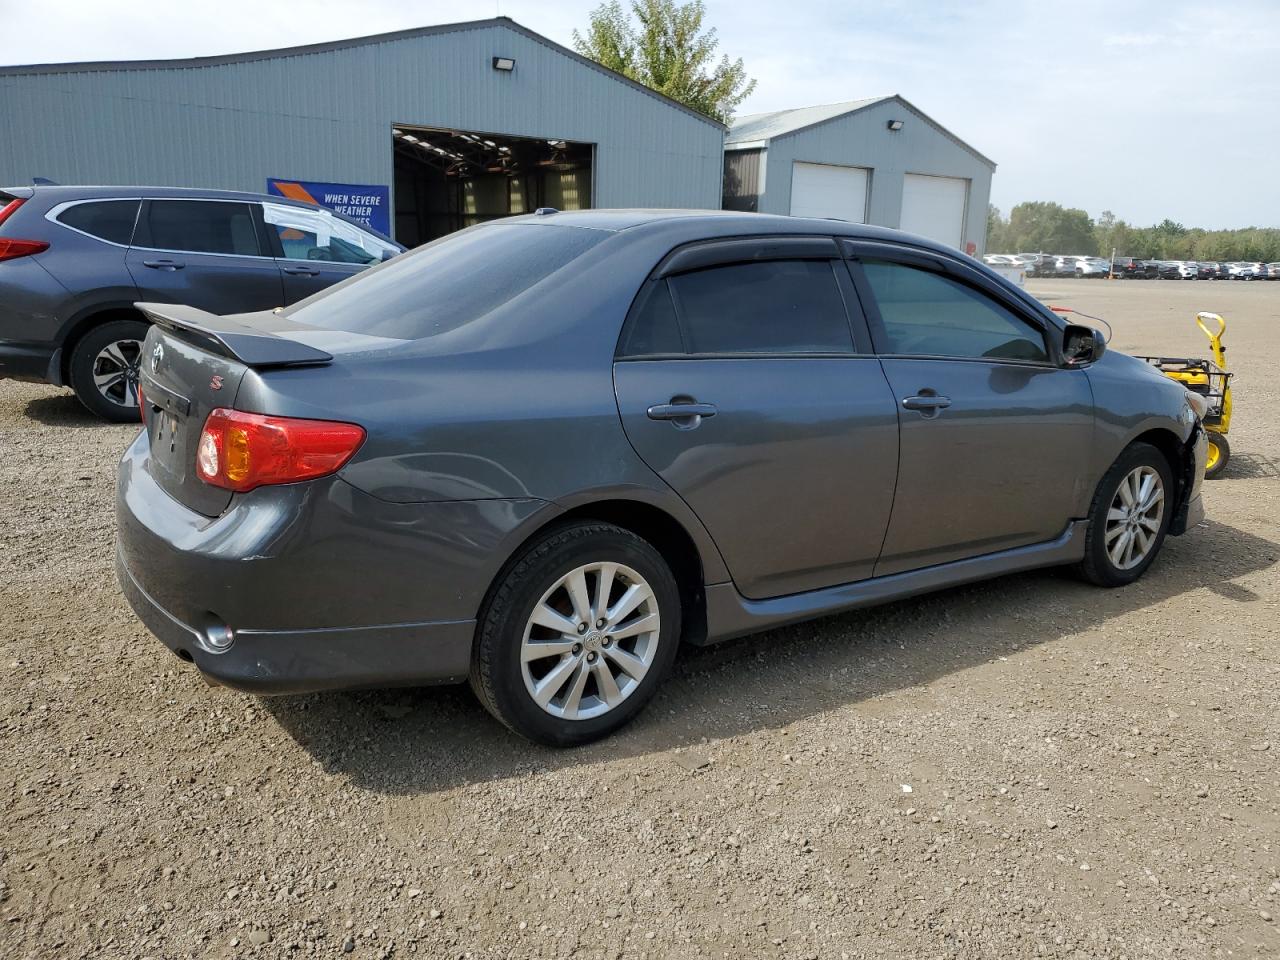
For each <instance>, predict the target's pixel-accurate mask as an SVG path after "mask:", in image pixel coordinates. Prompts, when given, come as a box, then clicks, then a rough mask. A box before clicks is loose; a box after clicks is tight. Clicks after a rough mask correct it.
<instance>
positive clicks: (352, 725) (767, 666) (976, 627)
mask: <svg viewBox="0 0 1280 960" xmlns="http://www.w3.org/2000/svg"><path fill="white" fill-rule="evenodd" d="M1277 559H1280V543H1276V542H1273V541H1270V540H1265V539H1262V538H1260V537H1257V536H1254V535H1252V534H1249V533H1245V532H1244V531H1242V530H1238V529H1236V528H1234V527H1231V526H1227V525H1226V524H1222V523H1216V522H1212V521H1207V522H1205V523H1202V524H1201V525H1200V526H1199V527H1197V528H1196V529H1195V530H1193V531H1192V532H1191V533H1189V534H1188V535H1187V536H1185V537H1180V538H1176V539H1174V538H1170V539H1169V540H1168V541H1167V542H1166V545H1165V550H1164V553H1163V555H1162V556H1161V558H1160V560H1159V561H1158V562H1157V563H1156V564H1155V565H1154V566H1153V567H1152V569H1151V570H1150V571H1149V572H1148V573H1147V575H1146V576H1145V577H1144V578H1143V579H1142V580H1140V581H1139V582H1138V583H1135V584H1133V585H1131V586H1129V587H1125V588H1123V589H1119V590H1102V589H1099V588H1097V587H1093V586H1090V585H1088V584H1085V583H1083V582H1081V581H1079V580H1077V579H1075V578H1074V577H1073V576H1072V575H1071V574H1070V573H1069V572H1066V571H1059V570H1049V571H1034V572H1028V573H1023V574H1015V575H1013V576H1008V577H1004V578H1001V579H997V580H990V581H986V582H983V583H980V584H974V585H970V586H966V587H958V588H954V589H951V590H946V591H942V592H939V593H936V594H931V595H928V596H924V597H917V598H914V599H910V600H904V601H899V602H897V603H892V604H887V605H885V606H881V607H876V608H871V609H867V610H861V611H856V612H853V613H847V614H841V615H837V616H831V617H825V618H823V619H821V620H816V621H811V622H808V623H804V624H799V625H796V626H791V627H785V628H781V629H776V630H771V631H769V632H767V633H763V634H758V635H756V636H753V637H748V638H744V639H742V640H737V641H730V642H727V643H722V644H719V645H716V646H713V647H704V648H695V647H686V648H685V649H683V650H682V651H681V656H680V657H679V658H678V659H677V662H676V665H675V668H674V670H673V671H672V675H671V676H670V677H669V678H668V679H667V682H666V683H665V684H664V685H663V687H662V688H661V690H660V691H659V692H658V695H657V696H656V697H655V699H654V701H653V702H652V703H651V704H650V705H649V707H648V708H647V709H646V710H645V711H644V712H643V713H642V714H641V715H640V716H639V717H638V718H637V720H636V721H635V722H634V723H632V724H631V725H630V726H628V727H627V728H625V729H624V730H623V731H621V732H620V733H619V734H617V735H615V736H613V737H611V738H609V739H607V740H605V741H603V742H601V743H596V744H591V745H589V746H585V747H580V748H577V749H573V750H553V749H549V748H545V747H540V746H536V745H533V744H530V743H528V742H527V741H525V740H523V739H521V738H520V737H517V736H516V735H514V734H512V733H510V732H509V731H507V730H506V729H505V728H504V727H502V726H501V725H500V724H499V723H497V722H496V721H495V720H493V719H492V718H491V717H490V716H489V715H488V714H487V713H486V712H485V711H484V710H483V708H481V707H480V705H479V704H478V702H477V701H476V699H475V698H474V697H473V696H472V695H471V693H470V691H469V690H468V689H467V688H466V687H435V688H424V689H414V690H385V691H370V692H361V693H337V694H317V695H310V696H300V697H278V698H268V699H265V700H264V701H263V705H264V707H265V709H266V710H267V711H268V712H269V713H270V714H271V715H272V716H274V717H275V719H276V720H277V721H278V722H279V723H280V725H281V726H282V727H283V728H284V730H285V731H287V732H288V733H289V734H290V735H291V736H292V737H293V738H294V739H295V740H296V741H297V742H298V743H299V744H300V745H301V746H302V747H303V748H305V749H306V750H307V751H308V752H309V753H310V754H311V755H312V757H313V758H314V759H315V760H317V761H318V762H319V763H320V764H321V765H322V766H323V768H324V769H326V770H327V771H329V772H330V773H332V774H335V775H338V776H342V777H346V778H348V779H349V780H350V781H351V782H352V783H354V784H355V785H357V786H359V787H362V788H364V789H368V790H372V791H376V792H379V793H387V794H418V793H432V792H436V791H440V790H447V789H450V788H453V787H457V786H460V785H464V784H468V783H476V782H487V781H492V780H501V779H508V778H512V777H519V776H523V775H528V774H530V773H533V772H537V771H546V770H556V769H561V768H565V767H588V766H591V765H593V764H596V763H602V762H605V761H607V760H610V761H611V760H616V759H617V758H618V757H620V756H637V755H643V754H648V753H653V752H662V751H667V750H671V749H673V748H677V747H692V746H696V745H698V744H700V743H702V742H703V741H714V740H717V739H721V738H727V737H734V736H739V735H743V734H747V733H750V732H752V731H757V730H762V729H769V728H778V727H783V726H786V725H787V724H790V723H792V722H794V721H797V720H800V719H803V718H805V717H808V716H812V715H815V714H819V713H822V712H824V711H827V710H831V709H834V708H837V707H844V706H847V705H850V704H859V703H863V702H866V701H871V700H874V699H875V698H878V697H882V696H884V695H886V694H890V693H892V692H893V691H895V690H901V689H905V688H909V687H918V686H921V685H924V684H928V683H930V682H931V681H933V680H935V679H938V678H939V677H943V676H946V675H947V674H951V673H954V672H957V671H962V670H966V669H968V668H970V667H974V666H978V665H980V664H983V663H987V662H990V661H992V660H996V659H998V658H1001V657H1011V656H1014V655H1015V654H1017V653H1018V652H1020V651H1025V650H1027V649H1029V648H1034V647H1037V646H1039V645H1041V644H1046V643H1051V642H1053V641H1055V640H1059V639H1062V638H1063V637H1066V636H1069V635H1072V634H1078V633H1080V632H1082V631H1085V630H1089V629H1092V628H1098V627H1102V628H1105V626H1106V624H1107V623H1108V622H1109V621H1111V620H1113V619H1115V618H1118V617H1121V616H1124V615H1126V614H1129V613H1132V612H1134V611H1138V610H1142V609H1144V608H1146V607H1149V606H1152V605H1155V604H1159V603H1163V602H1164V601H1167V600H1169V599H1170V598H1172V597H1176V596H1179V595H1182V594H1185V593H1188V592H1190V591H1193V590H1197V589H1209V590H1211V591H1212V592H1213V593H1215V594H1216V595H1217V596H1218V597H1220V598H1223V599H1225V600H1227V601H1232V602H1252V601H1254V600H1256V599H1257V596H1256V594H1254V593H1253V592H1252V591H1251V590H1248V589H1247V588H1245V587H1243V586H1240V585H1239V584H1234V583H1231V582H1230V581H1232V580H1235V579H1237V578H1239V577H1243V576H1245V575H1247V574H1250V573H1253V572H1256V571H1258V570H1262V569H1265V568H1267V567H1269V566H1272V565H1273V564H1275V563H1276V561H1277ZM1215 602H1218V601H1215ZM1189 629H1192V630H1194V629H1195V627H1194V625H1190V626H1189ZM1207 636H1209V635H1206V637H1207ZM872 709H876V708H875V707H872Z"/></svg>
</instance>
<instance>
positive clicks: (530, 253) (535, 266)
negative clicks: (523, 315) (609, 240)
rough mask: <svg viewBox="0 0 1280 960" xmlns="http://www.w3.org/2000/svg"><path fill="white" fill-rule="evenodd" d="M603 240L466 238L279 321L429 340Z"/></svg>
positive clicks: (573, 233)
mask: <svg viewBox="0 0 1280 960" xmlns="http://www.w3.org/2000/svg"><path fill="white" fill-rule="evenodd" d="M607 236H608V234H607V233H604V232H602V231H599V230H588V229H583V228H580V227H552V226H540V225H535V224H526V225H522V224H498V225H494V226H486V227H480V228H478V229H474V230H466V231H463V232H462V233H457V234H454V235H452V236H449V237H443V238H442V239H440V240H437V241H435V242H434V243H430V244H428V245H427V246H425V247H421V248H420V249H418V250H414V251H412V252H411V253H406V254H402V255H401V256H399V257H396V258H395V259H394V260H390V261H388V262H387V263H384V264H382V265H381V266H378V267H374V268H373V269H372V270H370V271H368V272H367V273H363V274H360V275H358V276H355V277H352V278H350V279H349V280H345V281H343V282H342V283H340V284H338V285H337V286H334V287H330V288H329V289H328V290H325V291H322V292H321V293H318V294H316V295H315V296H312V297H309V298H307V299H306V300H303V301H301V302H300V303H298V304H297V305H295V306H293V307H291V308H289V309H288V310H286V311H285V315H286V316H287V317H289V318H290V319H291V320H294V321H295V322H297V323H305V324H307V325H308V326H312V327H322V328H324V329H326V330H345V331H347V332H348V333H363V334H368V335H369V336H375V337H394V338H396V339H400V340H421V339H424V338H426V337H434V336H438V335H439V334H442V333H447V332H448V331H450V330H456V329H457V328H458V327H461V326H463V325H464V324H467V323H471V322H472V321H473V320H478V319H479V318H481V317H483V316H485V315H486V314H489V313H492V312H493V311H494V310H495V309H497V308H498V307H500V306H502V305H503V304H505V303H507V302H508V301H510V300H513V299H514V298H515V297H517V296H519V295H520V294H521V293H523V292H524V291H525V290H528V289H529V288H530V287H532V286H534V285H535V284H537V283H541V282H542V281H543V280H545V279H547V278H548V277H550V276H551V275H552V274H553V273H555V272H556V271H558V270H561V269H563V268H564V267H565V266H566V265H568V264H569V263H571V262H573V261H574V260H576V259H577V258H578V257H580V256H582V255H583V254H584V253H586V252H587V251H588V250H590V249H591V248H592V247H594V246H595V245H596V244H597V243H599V242H600V241H601V240H603V239H604V238H605V237H607Z"/></svg>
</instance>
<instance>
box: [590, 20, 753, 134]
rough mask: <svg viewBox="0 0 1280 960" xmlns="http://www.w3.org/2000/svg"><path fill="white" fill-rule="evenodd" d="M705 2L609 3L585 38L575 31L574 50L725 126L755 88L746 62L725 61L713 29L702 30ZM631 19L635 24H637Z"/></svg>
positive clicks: (591, 24)
mask: <svg viewBox="0 0 1280 960" xmlns="http://www.w3.org/2000/svg"><path fill="white" fill-rule="evenodd" d="M705 15H706V10H705V9H704V7H703V2H702V0H690V2H688V3H677V2H676V0H632V4H631V12H630V14H628V13H627V12H626V11H625V10H623V8H622V3H621V0H609V2H607V3H604V4H601V5H600V6H599V7H596V9H595V10H593V11H591V14H590V16H589V26H588V27H587V31H586V34H585V35H583V34H580V33H579V32H578V31H577V30H575V31H573V46H574V48H575V49H576V50H577V51H578V52H579V53H580V54H582V55H583V56H584V57H588V58H590V59H592V60H594V61H596V62H597V63H599V64H601V65H602V66H605V67H608V68H609V69H610V70H616V71H617V72H618V73H621V74H622V75H623V76H626V77H629V78H631V79H632V80H635V81H637V82H638V83H643V84H644V85H645V86H646V87H651V88H652V89H654V90H657V91H658V92H659V93H662V94H665V95H666V96H668V97H671V98H672V99H674V100H679V101H680V102H681V103H683V104H685V105H686V106H689V107H692V108H693V109H694V110H697V111H699V112H700V113H705V114H706V115H707V116H709V117H715V118H716V119H717V120H719V121H720V122H722V123H725V124H727V123H729V121H730V120H731V119H732V118H733V111H734V109H735V108H736V107H737V106H738V104H740V103H742V101H743V100H745V99H746V98H747V97H749V96H750V95H751V92H752V91H753V90H754V89H755V87H756V82H755V81H754V80H751V79H748V77H747V75H746V68H745V67H743V65H742V60H741V59H738V60H730V59H729V58H728V57H727V56H722V57H721V58H720V60H719V61H718V62H717V61H716V59H715V54H716V48H717V47H718V46H719V45H720V41H719V40H718V39H717V38H716V32H715V30H714V29H706V30H704V29H703V19H704V17H705ZM632 17H634V18H635V20H634V22H633V21H632Z"/></svg>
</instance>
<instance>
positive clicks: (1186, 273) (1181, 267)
mask: <svg viewBox="0 0 1280 960" xmlns="http://www.w3.org/2000/svg"><path fill="white" fill-rule="evenodd" d="M1195 278H1196V271H1195V268H1194V267H1192V266H1190V265H1189V264H1187V263H1184V262H1183V261H1181V260H1164V261H1161V263H1160V279H1161V280H1194V279H1195Z"/></svg>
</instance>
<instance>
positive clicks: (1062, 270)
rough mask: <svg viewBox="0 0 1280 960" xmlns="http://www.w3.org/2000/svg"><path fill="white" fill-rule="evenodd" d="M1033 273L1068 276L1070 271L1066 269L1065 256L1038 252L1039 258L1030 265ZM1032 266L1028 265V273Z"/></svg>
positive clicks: (1038, 275) (1042, 275) (1041, 275)
mask: <svg viewBox="0 0 1280 960" xmlns="http://www.w3.org/2000/svg"><path fill="white" fill-rule="evenodd" d="M1032 267H1034V273H1035V276H1037V277H1065V276H1070V275H1071V271H1070V270H1068V269H1067V258H1066V257H1060V256H1055V255H1054V254H1052V253H1044V254H1040V258H1039V259H1038V260H1036V261H1035V263H1034V264H1033V265H1032ZM1032 267H1028V273H1030V272H1032Z"/></svg>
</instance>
